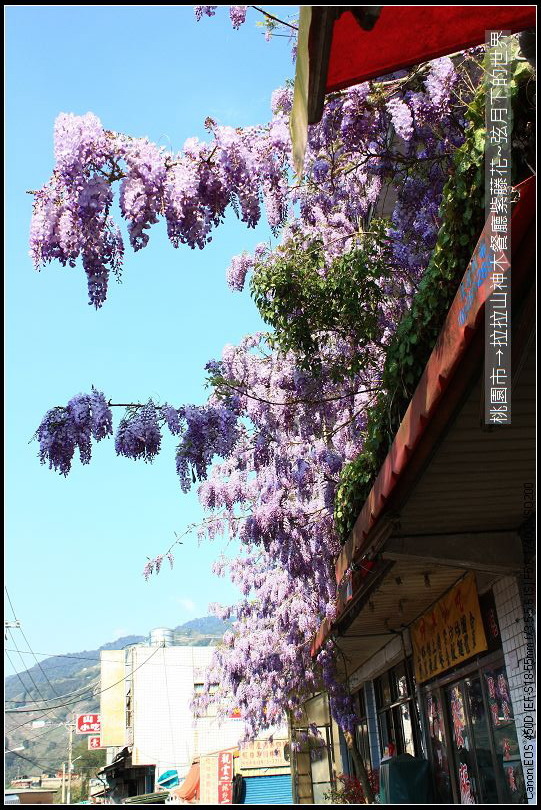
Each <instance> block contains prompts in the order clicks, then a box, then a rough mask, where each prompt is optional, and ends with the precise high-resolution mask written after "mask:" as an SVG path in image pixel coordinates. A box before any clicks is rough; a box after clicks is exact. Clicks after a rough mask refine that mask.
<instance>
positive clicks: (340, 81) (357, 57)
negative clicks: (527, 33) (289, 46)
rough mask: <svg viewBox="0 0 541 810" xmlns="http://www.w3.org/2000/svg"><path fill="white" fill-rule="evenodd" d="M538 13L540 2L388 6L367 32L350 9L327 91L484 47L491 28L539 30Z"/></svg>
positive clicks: (335, 44) (342, 20)
mask: <svg viewBox="0 0 541 810" xmlns="http://www.w3.org/2000/svg"><path fill="white" fill-rule="evenodd" d="M535 12H536V6H383V7H382V9H381V14H380V16H379V18H378V20H377V22H376V23H375V25H374V27H373V28H372V29H371V30H370V31H366V30H364V29H363V28H361V26H360V25H359V23H358V22H357V21H356V19H355V17H354V16H353V14H352V13H351V12H350V11H347V12H345V13H344V14H342V15H341V16H340V17H339V19H338V20H336V21H335V22H334V26H333V31H332V41H331V51H330V56H329V64H328V70H327V81H326V88H325V89H326V92H327V93H329V92H331V91H333V90H342V89H344V88H345V87H349V86H350V85H352V84H358V83H359V82H364V81H366V80H367V79H374V78H377V77H379V76H385V75H386V74H387V73H392V72H394V71H395V70H400V69H402V68H406V67H410V66H411V65H416V64H418V63H419V62H426V61H429V60H430V59H436V58H437V57H438V56H443V55H444V54H449V53H455V52H456V51H461V50H464V48H471V47H473V46H474V45H481V44H482V43H483V42H485V36H486V34H485V32H486V31H487V30H496V31H510V32H511V33H516V32H517V31H523V30H525V29H527V28H533V27H534V26H535V23H536V14H535ZM314 22H316V20H314V21H313V23H312V24H314ZM310 37H311V38H312V30H311V31H310ZM310 56H311V57H312V53H311V54H310Z"/></svg>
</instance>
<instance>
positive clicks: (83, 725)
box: [75, 714, 101, 734]
mask: <svg viewBox="0 0 541 810" xmlns="http://www.w3.org/2000/svg"><path fill="white" fill-rule="evenodd" d="M100 731H101V720H100V716H99V714H78V715H77V716H76V717H75V733H76V734H99V733H100Z"/></svg>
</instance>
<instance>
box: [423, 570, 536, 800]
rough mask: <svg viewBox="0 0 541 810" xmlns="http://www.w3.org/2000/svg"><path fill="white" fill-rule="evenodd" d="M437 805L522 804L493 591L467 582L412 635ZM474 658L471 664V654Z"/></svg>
mask: <svg viewBox="0 0 541 810" xmlns="http://www.w3.org/2000/svg"><path fill="white" fill-rule="evenodd" d="M411 634H412V639H413V648H414V660H415V659H416V661H415V663H416V666H415V669H416V674H417V678H418V681H419V682H422V688H421V695H422V712H423V715H424V727H425V730H426V737H427V741H428V745H427V747H428V755H429V759H430V762H431V765H432V773H433V779H434V788H435V797H436V800H437V801H439V802H442V803H447V804H450V803H458V804H524V803H525V802H526V793H525V784H524V777H523V772H522V764H521V752H520V750H519V740H518V733H517V728H516V725H515V719H514V712H513V701H512V699H511V687H510V683H509V676H508V673H507V669H506V666H505V656H504V652H503V649H502V640H501V633H500V628H499V625H498V619H497V610H496V606H495V602H494V596H493V592H492V590H489V591H488V592H487V593H486V594H485V595H484V597H482V598H481V599H478V598H477V590H476V584H475V578H474V576H473V575H472V574H467V575H466V576H465V577H463V578H462V580H461V581H460V582H459V583H457V585H456V586H455V587H454V588H453V589H451V591H450V592H449V594H447V595H446V597H445V598H444V599H442V600H440V601H439V602H438V603H437V604H436V605H435V606H434V608H433V609H432V610H431V611H430V613H429V614H427V615H425V616H423V617H421V619H420V620H419V621H418V622H416V623H415V625H414V626H413V627H412V629H411ZM474 650H475V651H476V653H477V654H476V655H475V656H474V657H473V658H472V655H469V654H468V653H473V652H474Z"/></svg>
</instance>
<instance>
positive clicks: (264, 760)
mask: <svg viewBox="0 0 541 810" xmlns="http://www.w3.org/2000/svg"><path fill="white" fill-rule="evenodd" d="M287 745H288V741H287V740H254V742H251V743H248V744H247V745H243V746H242V747H241V748H240V760H239V764H240V768H241V769H243V770H244V769H249V768H276V767H283V768H285V767H287V766H288V765H289V757H288V754H287V751H288V748H286V746H287Z"/></svg>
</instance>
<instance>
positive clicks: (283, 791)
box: [242, 773, 293, 804]
mask: <svg viewBox="0 0 541 810" xmlns="http://www.w3.org/2000/svg"><path fill="white" fill-rule="evenodd" d="M242 795H243V799H242V804H293V796H292V793H291V774H289V773H288V774H284V775H283V776H246V777H245V778H244V787H243V791H242Z"/></svg>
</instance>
